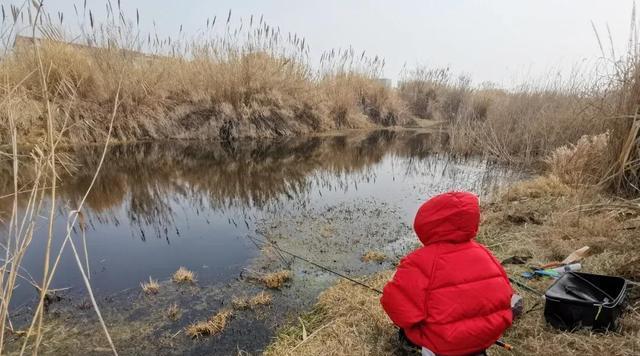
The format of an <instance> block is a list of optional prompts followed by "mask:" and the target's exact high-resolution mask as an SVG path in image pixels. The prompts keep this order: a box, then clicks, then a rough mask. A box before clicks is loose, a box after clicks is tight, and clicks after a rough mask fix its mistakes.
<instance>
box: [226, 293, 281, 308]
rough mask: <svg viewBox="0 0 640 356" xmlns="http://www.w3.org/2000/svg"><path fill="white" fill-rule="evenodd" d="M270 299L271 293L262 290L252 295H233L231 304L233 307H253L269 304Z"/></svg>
mask: <svg viewBox="0 0 640 356" xmlns="http://www.w3.org/2000/svg"><path fill="white" fill-rule="evenodd" d="M271 301H272V297H271V294H269V293H266V292H264V291H262V292H260V293H258V294H256V295H254V296H253V297H234V298H233V299H232V300H231V304H232V305H233V309H236V310H245V309H254V308H256V307H258V306H263V305H269V304H271Z"/></svg>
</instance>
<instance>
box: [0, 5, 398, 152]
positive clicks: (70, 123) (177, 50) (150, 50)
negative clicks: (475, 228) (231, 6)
mask: <svg viewBox="0 0 640 356" xmlns="http://www.w3.org/2000/svg"><path fill="white" fill-rule="evenodd" d="M108 8H109V9H110V10H109V14H108V17H107V19H106V20H105V21H104V22H103V23H99V24H98V22H97V20H96V21H94V18H93V17H92V18H91V21H86V20H87V19H79V20H80V21H79V23H83V24H86V25H82V29H81V33H82V34H83V35H82V36H80V37H76V36H73V35H65V31H64V29H63V25H61V24H60V23H58V22H56V21H53V22H51V20H50V19H48V18H47V17H46V16H45V17H44V18H43V21H42V23H41V24H40V25H39V26H38V27H37V29H36V33H37V35H38V37H40V38H41V39H36V40H35V41H34V40H31V39H24V38H22V40H20V41H16V46H15V48H13V50H11V51H10V52H9V53H8V54H7V55H6V56H5V58H3V60H2V61H1V62H0V77H2V83H0V88H1V89H2V94H0V95H2V96H3V97H4V98H5V100H7V101H8V102H10V103H11V106H12V107H14V108H15V110H14V111H13V112H12V114H11V115H14V116H15V119H14V121H15V123H16V133H17V135H18V139H19V141H20V142H21V143H37V142H41V141H42V139H43V138H44V137H46V133H47V127H46V126H45V125H44V123H43V122H42V120H41V119H40V118H41V117H42V116H43V113H44V112H45V111H46V109H47V108H46V107H45V105H44V103H43V101H42V99H43V97H42V96H43V90H42V89H43V84H46V95H48V96H49V98H50V107H51V112H52V114H53V118H54V122H53V129H55V130H56V132H59V133H60V134H61V136H60V139H61V142H63V143H68V144H84V143H93V142H101V141H103V140H104V138H105V134H106V132H107V126H108V125H107V124H108V118H109V113H110V108H111V104H112V102H113V97H114V93H115V92H116V90H118V89H119V90H120V92H121V97H122V100H121V102H120V108H119V110H118V114H117V119H116V121H115V127H114V131H113V136H114V138H115V139H117V140H120V141H132V140H142V139H154V138H155V139H163V138H183V139H218V138H219V139H223V140H230V139H234V138H238V137H241V136H251V137H275V136H285V135H289V136H290V135H293V134H300V133H309V132H316V131H324V130H329V129H336V128H362V127H371V126H374V125H384V126H389V125H395V124H398V123H401V121H402V120H403V119H404V118H403V115H404V114H405V113H404V109H403V105H402V103H401V102H400V101H399V100H398V98H397V97H396V94H395V92H394V91H393V90H391V89H390V88H386V87H385V86H383V85H382V84H380V83H378V82H377V81H376V80H375V79H376V77H377V76H378V75H380V73H381V69H382V67H383V65H384V63H383V61H381V60H379V59H378V58H377V57H376V58H374V59H369V58H367V57H365V56H357V55H355V53H353V50H344V51H335V50H333V51H330V52H327V53H326V54H325V55H323V57H322V63H321V66H320V68H319V69H317V68H313V67H311V65H310V64H309V62H308V59H307V53H308V51H309V48H308V45H307V43H306V41H305V40H304V39H303V38H301V37H298V36H294V35H291V34H290V35H288V36H285V35H284V34H282V33H281V32H280V30H279V29H276V28H275V27H274V26H271V25H269V24H267V23H265V22H263V21H262V20H260V22H258V21H252V22H251V23H250V24H249V25H248V26H246V24H245V26H244V27H243V26H240V27H238V28H234V27H233V25H232V23H233V20H232V19H231V18H230V19H229V20H228V21H227V22H226V24H220V21H218V24H215V23H214V24H207V29H206V36H205V37H198V38H197V39H193V40H187V39H185V36H184V34H179V35H178V37H177V38H171V37H168V38H162V39H160V38H158V37H157V34H149V35H148V36H147V35H143V34H141V33H140V32H139V30H138V29H137V23H134V22H133V21H131V20H129V19H127V17H126V15H125V14H123V13H121V12H120V10H116V9H114V8H112V7H108ZM114 18H115V19H118V20H117V21H112V20H113V19H114ZM20 21H21V20H20V17H17V18H14V22H13V23H11V21H7V22H5V23H4V24H3V28H8V29H10V28H12V27H13V26H16V27H20V26H21V25H22V24H21V23H20ZM60 22H62V21H60ZM3 33H8V34H10V35H11V34H13V32H12V31H3ZM72 38H73V43H69V42H68V41H71V39H72ZM152 38H154V40H151V39H152ZM2 40H3V43H6V44H10V43H11V42H12V39H11V38H2ZM35 47H38V49H39V58H36V56H35V55H34V49H35ZM40 60H41V61H42V63H44V71H45V73H47V77H46V83H41V81H40V80H39V78H38V76H37V75H33V72H34V70H36V69H37V68H38V63H39V62H40ZM18 109H19V110H18ZM1 115H2V117H1V118H2V120H0V141H2V142H7V141H8V137H9V136H8V135H9V132H10V128H9V126H8V123H7V119H6V115H7V112H6V111H3V112H2V113H1Z"/></svg>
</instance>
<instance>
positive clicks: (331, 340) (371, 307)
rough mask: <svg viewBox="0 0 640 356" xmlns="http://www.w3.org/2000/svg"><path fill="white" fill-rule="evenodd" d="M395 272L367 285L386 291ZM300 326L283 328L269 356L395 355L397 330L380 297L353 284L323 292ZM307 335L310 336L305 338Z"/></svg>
mask: <svg viewBox="0 0 640 356" xmlns="http://www.w3.org/2000/svg"><path fill="white" fill-rule="evenodd" d="M391 275H392V273H391V272H385V273H382V274H379V275H375V276H373V277H370V278H368V279H367V280H366V283H367V284H369V285H372V286H373V287H376V288H382V287H383V286H384V284H385V283H386V282H387V281H388V280H389V279H390V278H391ZM301 319H302V323H303V325H304V329H303V327H302V326H301V325H300V324H299V323H295V324H293V325H292V326H289V327H286V328H284V329H282V330H281V331H280V332H279V334H278V336H277V338H276V340H275V341H274V343H272V344H271V345H269V347H268V348H267V349H266V350H265V355H394V354H398V351H399V350H398V349H397V346H398V345H397V344H396V340H397V339H398V334H397V329H395V327H394V326H393V324H392V323H391V321H390V320H389V319H388V318H387V316H386V314H385V313H384V311H383V310H382V307H381V306H380V296H379V295H377V294H376V293H373V292H372V291H370V290H368V289H365V288H362V287H360V286H357V285H354V284H353V283H350V282H340V283H338V284H337V285H336V286H334V287H332V288H330V289H328V290H327V291H325V292H323V293H322V294H321V295H320V297H319V298H318V303H317V304H316V306H315V307H314V309H313V310H312V311H311V312H310V313H308V314H306V315H304V316H302V317H301ZM305 334H306V337H305Z"/></svg>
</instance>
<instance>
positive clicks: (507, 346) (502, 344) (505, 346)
mask: <svg viewBox="0 0 640 356" xmlns="http://www.w3.org/2000/svg"><path fill="white" fill-rule="evenodd" d="M247 237H248V238H249V239H250V240H251V241H253V243H254V244H256V245H257V243H261V244H263V245H270V246H272V247H273V248H275V249H276V250H278V251H280V252H282V253H284V254H287V255H289V256H291V257H293V258H294V259H295V258H297V259H299V260H301V261H304V262H307V263H309V264H311V265H313V266H316V267H318V268H320V269H322V270H324V271H326V272H329V273H332V274H334V275H336V276H338V277H340V278H344V279H346V280H348V281H350V282H352V283H355V284H357V285H359V286H361V287H365V288H367V289H369V290H372V291H374V292H376V293H378V294H383V293H382V291H381V290H380V289H378V288H375V287H372V286H370V285H368V284H366V283H363V282H360V281H358V280H355V279H353V278H351V277H349V276H347V275H344V274H342V273H340V272H336V271H334V270H332V269H330V268H328V267H325V266H322V265H320V264H318V263H316V262H313V261H311V260H308V259H306V258H304V257H302V256H300V255H297V254H295V253H293V252H289V251H287V250H284V249H282V248H281V247H280V246H278V245H277V244H276V243H275V242H271V241H269V240H266V241H263V240H261V239H259V238H257V237H251V236H247ZM256 242H257V243H256ZM509 280H511V278H509ZM518 285H519V284H518ZM527 288H528V287H527ZM536 292H537V291H536ZM538 293H539V292H538ZM494 344H495V345H496V346H499V347H501V348H503V349H505V350H507V351H512V350H513V346H511V344H508V343H506V342H504V341H502V340H496V341H495V342H494Z"/></svg>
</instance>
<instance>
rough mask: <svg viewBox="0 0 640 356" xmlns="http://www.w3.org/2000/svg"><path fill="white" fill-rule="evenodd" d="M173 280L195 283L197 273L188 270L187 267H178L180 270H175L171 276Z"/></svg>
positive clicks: (180, 282) (179, 282) (181, 282)
mask: <svg viewBox="0 0 640 356" xmlns="http://www.w3.org/2000/svg"><path fill="white" fill-rule="evenodd" d="M171 280H173V281H174V282H175V283H178V284H183V283H195V282H196V281H197V280H196V274H195V273H194V272H192V271H190V270H188V269H187V268H186V267H180V268H178V270H177V271H175V273H174V274H173V276H172V277H171Z"/></svg>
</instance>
